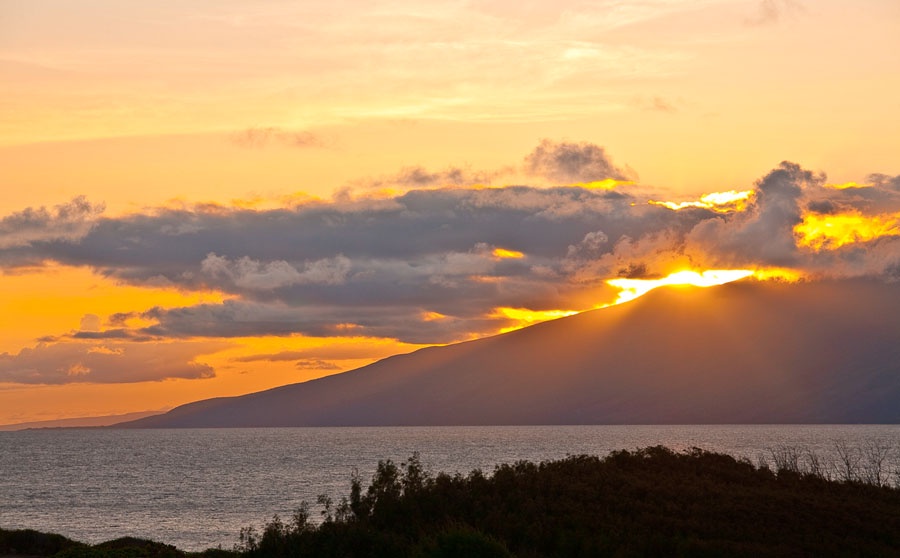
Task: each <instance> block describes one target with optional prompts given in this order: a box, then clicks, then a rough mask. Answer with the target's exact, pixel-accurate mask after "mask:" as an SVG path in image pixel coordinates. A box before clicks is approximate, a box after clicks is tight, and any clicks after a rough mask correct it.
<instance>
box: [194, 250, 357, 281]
mask: <svg viewBox="0 0 900 558" xmlns="http://www.w3.org/2000/svg"><path fill="white" fill-rule="evenodd" d="M200 270H201V273H203V274H205V275H206V276H208V277H210V278H212V279H213V280H221V279H224V280H226V281H229V282H231V283H232V284H234V285H235V286H236V287H240V288H242V289H248V290H273V289H277V288H280V287H287V286H290V285H298V284H319V285H340V284H342V283H344V282H345V281H346V279H347V273H348V272H349V271H350V260H349V259H347V258H345V257H344V256H343V255H340V254H338V255H337V256H335V257H333V258H323V259H320V260H316V261H313V262H306V263H304V264H303V265H302V267H301V269H299V270H298V269H297V268H296V267H294V266H292V265H291V264H289V263H288V262H286V261H284V260H278V261H274V262H268V263H265V264H263V263H260V262H258V261H256V260H253V259H250V258H249V257H247V256H244V257H242V258H239V259H236V260H234V261H231V260H229V259H228V258H226V257H222V256H217V255H216V254H215V253H213V252H210V253H209V254H207V256H206V258H204V259H203V261H202V262H200Z"/></svg>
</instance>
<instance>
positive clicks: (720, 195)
mask: <svg viewBox="0 0 900 558" xmlns="http://www.w3.org/2000/svg"><path fill="white" fill-rule="evenodd" d="M754 195H755V192H754V191H753V190H743V191H740V192H738V191H737V190H729V191H727V192H712V193H709V194H704V195H703V196H701V197H700V200H699V201H686V202H671V201H656V200H650V201H649V202H648V203H651V204H653V205H661V206H663V207H666V208H669V209H671V210H673V211H678V210H679V209H685V208H688V207H699V208H702V209H710V210H712V211H715V212H717V213H728V212H731V211H743V210H745V209H746V208H747V205H748V204H749V203H751V202H752V201H753V196H754Z"/></svg>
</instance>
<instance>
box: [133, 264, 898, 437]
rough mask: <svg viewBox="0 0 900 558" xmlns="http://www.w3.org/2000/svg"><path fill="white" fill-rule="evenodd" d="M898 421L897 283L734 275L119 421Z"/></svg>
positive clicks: (161, 423) (179, 423)
mask: <svg viewBox="0 0 900 558" xmlns="http://www.w3.org/2000/svg"><path fill="white" fill-rule="evenodd" d="M821 422H826V423H854V422H869V423H883V422H888V423H892V422H900V284H897V283H892V284H887V283H880V282H875V281H863V280H854V281H842V282H818V283H802V284H793V285H786V284H774V283H757V282H752V281H751V282H736V283H731V284H728V285H723V286H720V287H714V288H709V289H698V288H689V287H670V288H663V289H657V290H655V291H653V292H651V293H649V294H647V295H645V296H643V297H641V298H639V299H637V300H636V301H633V302H631V303H628V304H623V305H619V306H614V307H610V308H606V309H602V310H596V311H592V312H585V313H583V314H579V315H576V316H571V317H568V318H563V319H559V320H555V321H551V322H544V323H542V324H538V325H535V326H531V327H528V328H525V329H522V330H519V331H515V332H511V333H508V334H504V335H498V336H495V337H489V338H485V339H480V340H477V341H470V342H466V343H459V344H456V345H450V346H446V347H432V348H428V349H423V350H420V351H417V352H414V353H410V354H407V355H398V356H394V357H390V358H387V359H384V360H381V361H379V362H376V363H373V364H371V365H369V366H366V367H363V368H360V369H357V370H353V371H350V372H346V373H343V374H337V375H334V376H329V377H326V378H321V379H318V380H313V381H309V382H304V383H301V384H293V385H289V386H283V387H279V388H275V389H272V390H268V391H265V392H259V393H254V394H250V395H245V396H241V397H232V398H219V399H210V400H205V401H199V402H196V403H191V404H188V405H184V406H181V407H178V408H176V409H173V410H172V411H170V412H168V413H166V414H163V415H157V416H153V417H148V418H145V419H141V420H137V421H132V422H129V423H124V424H121V425H119V426H121V427H149V428H153V427H234V426H314V425H440V424H446V425H460V424H592V423H609V424H612V423H620V424H629V423H630V424H638V423H658V424H665V423H670V424H677V423H698V424H702V423H821Z"/></svg>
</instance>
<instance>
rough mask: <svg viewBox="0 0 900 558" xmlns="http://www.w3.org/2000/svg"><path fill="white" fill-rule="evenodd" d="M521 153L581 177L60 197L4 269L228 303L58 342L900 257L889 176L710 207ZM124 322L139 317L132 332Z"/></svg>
mask: <svg viewBox="0 0 900 558" xmlns="http://www.w3.org/2000/svg"><path fill="white" fill-rule="evenodd" d="M526 162H527V164H528V165H529V168H531V169H532V172H533V173H534V175H535V176H536V177H538V178H547V177H553V180H555V181H557V182H561V183H569V184H571V183H574V184H576V185H575V186H554V187H536V186H527V185H518V186H506V187H484V186H478V187H468V186H466V185H457V184H454V185H452V186H451V187H432V186H431V185H427V186H423V187H421V188H412V189H410V190H407V191H403V192H401V193H397V194H393V195H390V196H385V197H380V198H377V199H349V198H341V197H338V198H336V199H333V200H331V201H306V202H303V203H300V204H295V205H292V206H290V207H285V208H280V209H248V208H238V207H236V208H230V207H222V206H208V205H207V206H195V207H181V208H161V209H157V210H154V211H149V212H146V213H142V214H132V215H123V216H117V217H104V216H102V215H99V214H97V212H96V211H94V210H93V209H92V208H94V207H96V206H92V205H90V204H89V203H87V202H86V201H84V200H81V201H80V202H79V203H77V204H74V205H73V206H72V209H66V210H57V211H56V212H50V211H44V212H43V213H41V212H31V213H28V212H22V213H17V214H13V215H12V216H10V217H7V218H5V219H3V221H2V222H12V221H15V220H19V221H22V222H27V223H30V227H31V228H30V229H29V230H30V233H29V234H31V236H32V237H33V238H34V239H35V240H33V241H29V242H24V243H13V244H7V245H4V246H3V247H0V267H2V269H4V270H7V271H10V270H15V269H18V267H20V266H25V265H30V266H33V265H36V263H38V264H39V263H40V262H47V263H59V264H62V265H73V266H88V267H90V268H92V269H94V270H96V271H97V272H98V273H101V274H103V275H105V276H107V277H110V278H112V279H115V280H117V281H121V282H123V283H126V284H131V285H147V286H156V285H161V284H162V285H166V286H168V287H170V288H179V289H183V290H188V291H190V290H215V291H218V292H221V293H223V294H224V295H227V298H228V300H226V301H225V302H222V303H217V304H212V303H210V304H197V305H193V306H186V307H182V308H153V309H151V310H149V311H146V312H141V313H134V312H130V311H129V309H128V308H123V309H121V312H119V313H116V314H113V315H111V316H108V317H106V320H107V321H106V323H107V324H108V327H109V329H106V330H103V329H101V328H100V327H99V323H98V321H97V320H93V319H88V318H86V319H85V321H84V324H83V327H82V328H81V330H80V331H78V332H76V333H74V334H70V335H67V336H63V337H59V338H56V341H63V340H65V341H71V342H75V341H79V340H81V341H89V340H91V341H95V342H107V343H113V342H122V341H125V340H129V341H135V342H136V341H141V340H166V339H177V340H189V339H191V338H195V337H203V338H215V337H221V338H231V337H246V336H257V335H270V336H289V335H295V334H301V335H306V336H318V337H328V338H334V337H343V338H363V337H366V338H390V339H395V340H400V341H404V342H408V343H416V344H421V343H447V342H452V341H459V340H464V339H468V338H471V337H473V336H477V335H484V334H489V333H494V332H496V331H498V330H499V329H501V328H504V327H509V326H512V325H515V324H516V322H515V320H514V319H512V318H510V317H509V313H506V314H504V313H503V312H498V311H497V309H498V308H517V309H527V310H535V311H538V310H541V311H543V310H582V309H586V308H590V307H592V306H593V305H596V304H600V303H603V302H609V301H611V300H612V298H614V289H613V288H612V287H609V286H608V285H606V284H605V280H607V279H611V278H614V277H620V276H621V277H629V278H638V277H640V278H651V277H659V276H661V275H665V274H668V273H671V272H673V271H678V270H680V269H684V268H694V269H696V268H707V269H710V268H713V269H723V268H731V269H755V268H757V267H760V266H762V267H772V266H775V267H789V268H792V269H794V270H797V271H798V272H799V273H801V274H806V275H811V276H831V277H843V276H856V275H873V276H882V277H886V278H891V277H894V276H896V274H897V272H896V270H897V269H900V231H898V233H897V234H894V233H893V232H892V231H893V229H891V227H892V226H893V225H892V224H893V223H894V222H895V220H896V219H895V217H894V214H896V213H898V212H900V177H897V176H893V175H885V174H874V175H871V176H869V177H868V178H867V182H866V183H865V184H863V185H858V186H856V187H847V188H835V187H833V186H829V185H828V184H827V183H826V181H825V176H824V175H823V174H821V173H819V172H815V171H812V170H809V169H805V168H803V167H802V166H801V165H799V164H796V163H792V162H787V161H786V162H783V163H781V164H779V165H778V166H777V167H776V168H774V169H772V170H771V171H770V172H768V173H766V174H765V175H763V176H762V177H761V178H760V179H759V180H758V181H757V182H756V183H755V184H754V185H752V192H753V194H752V195H751V196H749V197H748V198H747V201H746V204H745V205H735V206H733V207H731V206H729V207H727V208H724V209H723V208H716V210H712V209H708V208H705V207H696V205H697V204H691V203H672V204H670V205H669V206H662V205H658V204H650V203H648V202H649V201H650V200H659V199H661V198H660V197H659V193H658V192H655V193H650V192H647V193H646V195H644V193H642V192H641V189H640V188H639V187H635V188H627V189H615V190H604V189H592V188H591V187H589V186H588V185H577V184H578V183H582V182H590V181H596V180H597V179H606V178H613V179H615V177H623V176H626V174H625V172H624V171H622V170H620V169H617V168H616V167H615V166H613V165H612V163H610V160H609V158H608V157H607V156H606V152H605V151H604V150H603V149H602V148H601V147H599V146H595V145H591V144H573V143H564V142H563V143H554V142H550V141H546V140H545V141H543V142H542V143H541V144H540V145H539V146H538V147H537V149H535V150H534V151H533V152H532V153H531V155H529V156H528V157H527V158H526ZM404 172H406V171H404ZM423 173H424V171H422V173H419V172H418V171H416V172H413V173H407V174H408V175H409V176H410V177H411V178H409V180H410V181H411V182H416V181H420V182H422V183H423V184H427V183H428V182H430V181H431V180H432V178H431V177H430V176H429V175H428V174H427V173H424V174H423ZM401 174H403V173H401ZM460 180H462V178H460ZM79 208H80V209H79ZM885 213H889V215H887V216H885V215H884V214H885ZM22 215H30V216H31V217H28V218H24V217H22ZM816 215H818V216H820V217H821V218H822V219H824V218H825V217H831V216H834V218H841V217H843V218H845V219H849V217H853V219H856V220H857V221H860V222H862V221H864V220H866V219H870V220H872V222H873V223H880V225H879V226H880V229H877V230H875V233H877V234H870V235H867V236H864V235H855V236H854V235H852V234H850V235H849V237H848V239H841V240H840V242H838V241H837V240H833V239H830V238H825V240H824V241H822V242H819V244H816V245H812V244H809V243H806V244H804V242H803V241H802V240H803V239H802V237H801V233H799V232H798V230H800V227H799V225H801V224H804V223H809V222H810V220H811V217H810V216H816ZM848 216H849V217H848ZM67 219H68V221H67ZM70 221H71V222H75V223H79V224H80V225H79V226H80V228H78V234H60V233H59V232H58V231H59V229H60V228H61V227H60V223H66V222H70ZM846 222H850V223H853V222H854V221H853V220H852V219H849V220H846ZM42 227H44V228H42ZM62 228H64V229H65V227H62ZM76 228H77V227H76ZM8 230H11V229H8ZM37 239H39V240H37ZM811 246H812V247H811ZM816 247H818V248H816ZM823 247H824V248H823ZM496 254H516V256H517V257H515V258H502V257H497V256H496ZM134 318H139V319H141V320H144V321H149V325H146V326H144V327H129V325H128V324H129V323H133V321H132V319H134ZM50 340H51V338H47V341H48V342H49V341H50ZM303 359H318V360H323V361H333V360H337V359H336V358H332V357H328V356H325V355H322V354H318V353H310V354H308V355H306V356H298V357H297V359H296V360H303Z"/></svg>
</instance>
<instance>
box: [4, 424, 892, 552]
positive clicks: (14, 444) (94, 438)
mask: <svg viewBox="0 0 900 558" xmlns="http://www.w3.org/2000/svg"><path fill="white" fill-rule="evenodd" d="M659 444H661V445H665V446H667V447H669V448H672V449H674V450H678V451H681V450H686V449H690V448H692V447H699V448H702V449H706V450H710V451H717V452H723V453H728V454H730V455H734V456H735V457H746V458H748V459H750V460H751V461H753V462H754V463H757V462H759V461H760V460H768V461H771V460H772V457H773V453H772V452H773V450H774V451H776V452H777V451H778V450H779V449H780V448H794V449H798V450H808V451H811V452H813V453H815V454H817V455H819V456H820V457H822V458H824V459H825V460H826V461H827V460H837V458H838V456H837V453H836V451H837V448H839V447H843V448H850V449H852V450H853V451H854V455H856V456H857V457H858V458H859V459H860V460H863V461H864V460H865V459H866V451H867V449H868V450H870V452H871V450H872V449H873V448H879V447H880V448H889V450H887V451H886V459H887V461H886V463H885V465H886V468H887V470H889V471H892V472H898V475H900V425H815V426H806V425H776V426H771V425H735V426H728V425H725V426H709V425H704V426H477V427H476V426H473V427H367V428H349V427H348V428H262V429H203V430H106V429H84V430H82V429H59V430H32V431H20V432H0V527H2V528H5V529H24V528H28V529H37V530H40V531H49V532H54V533H60V534H62V535H65V536H67V537H70V538H73V539H76V540H80V541H83V542H88V543H97V542H101V541H104V540H109V539H113V538H117V537H122V536H135V537H141V538H148V539H152V540H156V541H160V542H165V543H168V544H174V545H175V546H177V547H178V548H180V549H182V550H188V551H193V550H202V549H205V548H213V547H217V546H221V547H222V548H231V547H232V546H233V545H234V544H235V543H237V542H238V534H239V532H240V529H241V528H242V527H247V526H250V525H255V526H256V527H257V528H259V527H261V526H262V525H263V524H264V523H265V522H267V521H268V520H270V519H271V518H272V516H273V515H274V514H279V515H280V516H282V517H289V516H290V513H291V512H292V511H293V510H294V509H296V508H297V506H298V505H299V504H300V502H301V501H304V500H305V501H307V502H309V503H310V504H312V505H313V510H314V512H315V509H316V508H315V502H316V498H317V496H318V495H319V494H328V495H330V496H331V497H332V498H333V499H334V500H335V501H339V500H340V498H341V497H342V496H346V495H347V494H348V493H349V487H350V477H351V474H352V473H353V471H354V470H357V471H359V473H360V474H361V476H362V478H363V479H364V480H366V481H367V480H368V479H370V478H371V475H372V473H373V472H374V471H375V468H376V466H377V464H378V461H379V460H383V459H392V460H393V461H395V462H396V463H398V464H399V463H400V462H402V461H404V460H405V459H406V458H408V457H409V456H410V455H411V454H412V453H413V452H415V451H418V452H419V454H420V457H421V460H422V462H423V463H424V465H425V466H426V468H428V469H429V470H430V471H432V472H435V473H436V472H440V471H445V472H449V473H454V472H459V473H464V474H465V473H468V472H469V471H471V470H473V469H476V468H478V469H482V470H483V471H485V472H490V471H491V470H493V468H494V465H496V464H499V463H513V462H516V461H519V460H530V461H542V460H548V459H559V458H563V457H566V456H567V455H578V454H592V455H600V456H604V455H606V454H608V453H609V452H610V451H613V450H619V449H636V448H641V447H647V446H653V445H659ZM898 478H900V477H898Z"/></svg>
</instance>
